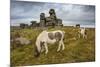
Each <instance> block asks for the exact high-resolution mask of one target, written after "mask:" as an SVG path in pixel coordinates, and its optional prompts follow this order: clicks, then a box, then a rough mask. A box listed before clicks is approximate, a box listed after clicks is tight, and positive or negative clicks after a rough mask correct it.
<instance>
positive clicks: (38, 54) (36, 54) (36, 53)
mask: <svg viewBox="0 0 100 67" xmlns="http://www.w3.org/2000/svg"><path fill="white" fill-rule="evenodd" d="M34 56H35V57H39V56H40V52H38V50H37V48H36V49H35V54H34Z"/></svg>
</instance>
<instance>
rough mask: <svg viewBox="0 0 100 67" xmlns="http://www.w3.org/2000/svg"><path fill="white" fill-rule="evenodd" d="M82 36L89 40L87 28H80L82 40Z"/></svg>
mask: <svg viewBox="0 0 100 67" xmlns="http://www.w3.org/2000/svg"><path fill="white" fill-rule="evenodd" d="M80 36H82V37H83V38H85V39H87V32H86V29H85V28H80V31H79V38H80Z"/></svg>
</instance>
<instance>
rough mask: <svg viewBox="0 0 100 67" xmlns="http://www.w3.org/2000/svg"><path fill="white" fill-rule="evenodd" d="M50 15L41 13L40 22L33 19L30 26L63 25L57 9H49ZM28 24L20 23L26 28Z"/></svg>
mask: <svg viewBox="0 0 100 67" xmlns="http://www.w3.org/2000/svg"><path fill="white" fill-rule="evenodd" d="M49 15H50V16H49V17H45V13H41V14H40V22H39V23H37V21H31V25H30V27H48V26H53V27H55V26H63V24H62V19H59V18H57V16H56V13H55V10H54V9H50V10H49ZM25 26H27V25H26V24H20V27H21V28H25Z"/></svg>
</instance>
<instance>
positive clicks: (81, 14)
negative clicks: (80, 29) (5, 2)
mask: <svg viewBox="0 0 100 67" xmlns="http://www.w3.org/2000/svg"><path fill="white" fill-rule="evenodd" d="M51 8H53V9H55V11H56V14H57V16H58V18H61V19H62V20H63V21H64V22H63V23H67V21H75V23H77V22H82V23H83V22H89V24H91V23H95V6H92V5H75V4H62V3H60V4H58V3H44V2H22V1H21V2H20V1H13V2H11V20H12V21H14V22H11V23H17V19H18V21H20V22H24V21H23V20H22V19H25V21H27V19H36V20H37V21H39V15H40V13H41V12H44V13H45V14H46V16H48V15H49V14H48V11H49V9H51ZM28 22H30V20H29V21H28ZM90 22H91V23H90ZM82 23H81V24H82ZM83 24H87V23H83Z"/></svg>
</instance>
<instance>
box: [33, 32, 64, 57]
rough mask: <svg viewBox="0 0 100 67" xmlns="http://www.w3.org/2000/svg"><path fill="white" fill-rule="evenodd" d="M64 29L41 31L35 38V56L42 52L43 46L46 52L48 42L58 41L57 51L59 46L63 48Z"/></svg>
mask: <svg viewBox="0 0 100 67" xmlns="http://www.w3.org/2000/svg"><path fill="white" fill-rule="evenodd" d="M64 33H65V32H64V31H61V30H56V31H51V32H48V31H46V30H45V31H42V32H41V33H40V34H39V35H38V37H37V39H36V54H35V56H39V54H40V52H42V49H43V47H44V48H45V54H47V53H48V43H49V44H54V43H55V42H59V45H58V49H57V51H60V49H61V46H62V50H64V49H65V47H64V43H63V39H64Z"/></svg>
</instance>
